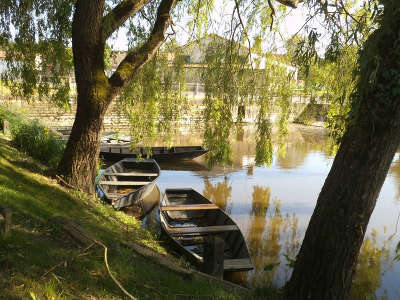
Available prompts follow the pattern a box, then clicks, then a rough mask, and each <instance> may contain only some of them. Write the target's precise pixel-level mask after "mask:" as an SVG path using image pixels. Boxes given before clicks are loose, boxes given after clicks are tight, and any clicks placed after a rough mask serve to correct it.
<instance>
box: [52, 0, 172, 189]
mask: <svg viewBox="0 0 400 300" xmlns="http://www.w3.org/2000/svg"><path fill="white" fill-rule="evenodd" d="M104 2H105V0H91V1H88V0H77V1H76V4H75V13H74V19H73V22H72V50H73V54H74V67H75V79H76V85H77V93H78V99H77V109H76V116H75V122H74V125H73V127H72V131H71V135H70V138H69V140H68V143H67V148H66V150H65V152H64V155H63V157H62V159H61V161H60V163H59V165H58V173H59V174H60V175H61V176H62V177H64V180H66V181H67V182H68V183H69V184H71V185H73V186H75V187H77V188H79V189H82V190H84V191H87V192H89V193H92V192H94V181H95V176H96V170H97V161H98V156H99V148H100V147H99V146H100V140H101V132H102V125H103V119H104V115H105V113H106V111H107V108H108V106H109V105H110V103H111V101H112V99H113V97H115V96H116V95H118V94H119V93H120V92H121V90H122V89H123V88H124V87H125V86H126V85H127V84H128V83H129V82H130V81H131V80H132V79H133V78H134V76H136V74H137V73H138V72H139V70H140V69H141V67H142V66H143V65H144V64H146V63H147V62H148V61H149V60H150V59H151V58H152V57H153V55H154V54H155V52H156V51H157V49H158V48H159V47H160V46H161V44H162V43H163V41H164V38H165V37H164V34H165V31H166V29H167V27H168V26H169V24H170V15H169V13H170V11H171V9H172V7H173V6H174V5H175V0H162V1H161V2H160V3H159V7H158V10H157V18H156V20H155V22H154V26H153V29H152V31H151V33H150V36H149V38H148V40H147V41H146V42H145V43H144V44H143V45H142V46H141V47H139V48H138V49H136V50H135V51H132V52H130V53H129V54H127V56H126V57H125V58H124V60H123V61H122V62H121V63H120V65H119V66H118V68H117V70H116V71H115V72H114V74H113V75H112V76H111V78H110V79H108V78H107V76H106V75H105V73H104V48H105V43H106V40H107V38H108V37H109V36H110V35H111V34H112V33H113V32H114V30H116V29H117V28H118V27H119V26H120V25H121V24H123V23H124V22H125V21H126V20H127V19H128V18H129V17H131V16H133V15H134V14H135V13H136V12H137V11H139V10H140V9H141V8H142V7H143V6H144V5H145V4H146V3H147V2H150V1H121V2H120V3H119V4H118V5H117V6H116V7H115V8H114V9H113V10H112V11H110V12H108V14H106V15H105V16H104V17H103V14H104V5H105V4H104Z"/></svg>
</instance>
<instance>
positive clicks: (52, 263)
mask: <svg viewBox="0 0 400 300" xmlns="http://www.w3.org/2000/svg"><path fill="white" fill-rule="evenodd" d="M45 172H46V167H45V166H44V165H42V164H40V163H39V162H37V161H35V160H33V159H31V158H30V157H28V156H26V155H25V154H23V153H21V152H19V151H17V150H16V149H15V148H13V147H12V146H10V143H9V142H8V141H6V140H5V139H4V137H3V136H0V206H7V207H9V208H11V209H12V210H13V211H14V214H13V227H12V231H11V234H10V236H9V237H7V238H4V237H0V298H1V299H127V298H126V296H125V295H124V294H123V292H122V291H121V289H120V288H118V287H117V285H116V284H115V283H114V282H113V281H112V279H111V278H110V276H109V274H108V272H107V268H106V266H105V264H104V256H103V255H104V253H103V252H104V250H103V248H101V247H99V246H98V245H96V244H95V245H93V246H92V247H90V248H89V249H84V248H83V247H80V246H79V245H78V244H77V243H76V241H75V240H73V239H72V238H70V236H69V235H68V234H67V233H65V232H64V231H62V230H60V229H59V228H58V227H57V226H56V225H55V224H52V223H51V222H50V221H49V220H50V218H51V217H53V216H55V215H58V216H64V217H66V218H70V219H72V220H75V221H78V222H79V223H80V224H81V225H82V227H83V228H85V229H86V230H87V231H88V232H90V233H91V234H92V235H94V236H95V237H96V238H97V239H100V240H102V241H104V243H105V244H106V245H107V246H108V248H109V253H108V260H109V266H110V268H111V271H112V274H113V275H114V276H115V277H116V278H117V279H118V280H119V281H120V282H121V284H122V285H123V286H124V287H125V289H126V290H127V291H129V292H130V293H131V294H133V295H135V296H136V297H137V298H138V299H151V298H154V299H240V297H239V296H238V295H235V294H234V293H232V292H229V291H227V290H226V289H223V288H222V286H219V285H218V283H215V284H214V283H209V282H208V281H206V280H204V281H202V280H199V279H185V278H183V277H181V276H180V275H178V274H175V273H172V272H171V271H169V270H167V269H165V268H164V267H162V266H159V265H157V264H154V263H152V262H151V261H148V260H146V259H144V258H143V257H141V256H139V255H136V254H135V253H133V252H132V251H131V250H130V249H128V248H125V247H123V246H122V243H121V242H122V241H125V242H132V243H138V244H144V245H147V246H149V247H151V248H153V249H155V250H156V251H158V252H160V253H163V252H164V249H163V248H162V247H161V246H160V244H159V243H158V242H157V241H156V239H155V237H154V236H152V235H151V234H150V233H149V232H147V231H144V230H143V229H141V227H140V223H139V222H138V221H136V220H135V219H133V218H131V217H128V216H126V215H125V214H123V213H122V212H116V211H114V210H112V209H111V208H110V207H109V206H108V205H105V204H103V203H101V202H100V201H99V200H97V199H96V198H91V197H88V196H86V195H83V194H79V193H77V192H73V191H68V190H66V189H64V188H62V187H60V186H59V185H58V184H57V183H56V182H55V181H54V180H52V179H50V178H48V177H46V176H44V174H45ZM253 296H254V295H249V296H248V297H247V296H246V297H245V298H253Z"/></svg>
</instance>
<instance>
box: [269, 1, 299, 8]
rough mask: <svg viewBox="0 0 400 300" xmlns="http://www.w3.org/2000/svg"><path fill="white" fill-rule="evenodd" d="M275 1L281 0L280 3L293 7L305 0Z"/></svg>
mask: <svg viewBox="0 0 400 300" xmlns="http://www.w3.org/2000/svg"><path fill="white" fill-rule="evenodd" d="M275 1H277V2H279V3H280V4H283V5H286V6H289V7H291V8H297V4H299V3H301V2H304V0H275ZM268 2H269V1H268Z"/></svg>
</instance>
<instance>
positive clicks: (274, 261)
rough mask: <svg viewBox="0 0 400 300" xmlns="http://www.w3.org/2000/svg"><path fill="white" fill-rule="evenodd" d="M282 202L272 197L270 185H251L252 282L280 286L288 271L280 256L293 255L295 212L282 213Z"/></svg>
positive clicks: (295, 227)
mask: <svg viewBox="0 0 400 300" xmlns="http://www.w3.org/2000/svg"><path fill="white" fill-rule="evenodd" d="M281 203H282V202H281V201H280V200H278V199H277V198H274V199H272V200H271V192H270V188H269V187H260V186H257V185H256V186H254V187H253V193H252V208H251V217H252V220H251V223H250V226H249V232H248V235H247V239H248V243H249V247H250V251H251V253H252V257H253V259H254V265H255V270H254V271H253V272H251V273H250V274H249V281H250V282H251V284H252V285H258V284H260V283H267V284H275V285H280V284H279V283H280V282H282V281H286V280H287V279H288V276H289V272H288V268H287V265H286V263H287V261H286V260H284V259H283V258H282V256H283V257H287V258H294V257H295V255H296V253H297V251H298V248H299V245H300V241H299V235H298V229H297V226H298V219H297V217H296V215H295V214H292V215H290V214H286V215H284V216H282V213H281ZM282 271H283V272H282ZM278 273H279V274H278ZM283 277H284V278H283Z"/></svg>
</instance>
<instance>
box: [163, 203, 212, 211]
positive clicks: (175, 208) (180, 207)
mask: <svg viewBox="0 0 400 300" xmlns="http://www.w3.org/2000/svg"><path fill="white" fill-rule="evenodd" d="M205 209H206V210H210V209H219V207H218V206H216V205H215V204H212V203H210V204H184V205H167V206H163V207H161V211H182V210H205Z"/></svg>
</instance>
